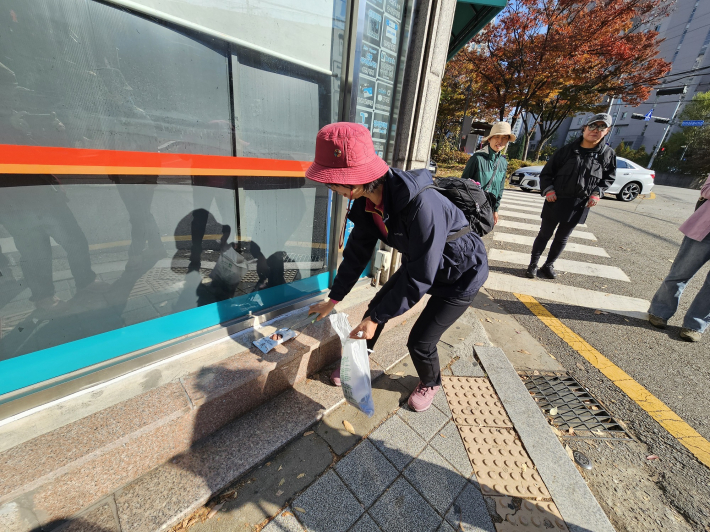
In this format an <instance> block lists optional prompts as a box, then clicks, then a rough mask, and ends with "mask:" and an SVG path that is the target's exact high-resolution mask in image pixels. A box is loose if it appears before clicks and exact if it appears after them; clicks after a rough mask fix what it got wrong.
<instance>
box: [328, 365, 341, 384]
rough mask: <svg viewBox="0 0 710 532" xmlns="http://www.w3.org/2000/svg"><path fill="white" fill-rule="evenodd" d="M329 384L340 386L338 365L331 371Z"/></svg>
mask: <svg viewBox="0 0 710 532" xmlns="http://www.w3.org/2000/svg"><path fill="white" fill-rule="evenodd" d="M330 382H332V383H333V386H342V383H341V382H340V365H338V367H337V368H335V369H334V370H333V373H331V374H330Z"/></svg>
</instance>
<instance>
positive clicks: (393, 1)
mask: <svg viewBox="0 0 710 532" xmlns="http://www.w3.org/2000/svg"><path fill="white" fill-rule="evenodd" d="M0 6H2V9H1V10H0V13H2V14H1V15H0V49H2V57H0V100H1V101H2V105H0V187H1V189H0V372H1V374H2V376H3V379H1V380H0V454H2V453H9V454H8V456H10V455H14V454H17V455H18V456H20V455H22V456H27V455H28V452H29V451H28V452H25V449H26V448H29V447H31V448H32V452H37V450H38V449H39V453H40V454H46V455H48V456H49V455H52V456H55V457H57V456H58V455H57V454H56V453H53V451H51V449H58V448H64V443H63V442H66V441H67V440H66V433H67V432H72V431H73V432H74V433H77V434H78V433H79V432H81V431H86V434H94V433H95V431H94V432H92V431H93V430H94V429H92V428H91V424H92V423H93V422H94V421H91V420H93V419H95V416H103V419H104V421H103V422H102V423H105V422H107V421H106V420H108V422H109V424H110V423H112V422H113V421H115V420H117V419H122V416H123V412H122V411H121V410H120V409H118V410H117V408H118V406H117V405H121V404H124V403H122V402H121V401H127V400H129V399H130V400H135V402H137V403H138V404H140V403H141V402H142V401H143V399H141V397H143V395H145V394H151V393H153V394H154V395H156V394H157V395H159V394H160V393H163V392H161V391H160V390H163V391H164V392H165V393H168V392H167V391H165V390H168V389H169V388H170V386H173V385H175V382H176V381H175V378H177V377H175V375H178V374H175V375H173V376H172V377H169V376H167V374H165V375H164V378H163V377H156V375H157V374H156V373H155V372H154V371H153V372H151V371H149V370H147V369H146V368H149V367H151V364H156V363H158V362H160V363H162V362H163V361H166V360H173V359H177V358H179V357H181V356H183V355H184V354H185V353H187V352H192V351H195V350H196V349H203V351H202V353H203V355H201V356H202V357H203V358H202V360H201V361H200V362H199V366H200V367H201V368H202V369H203V370H204V369H205V368H208V369H207V370H205V371H207V373H209V372H210V371H212V370H210V369H209V368H210V367H213V366H215V365H219V364H220V363H221V361H222V360H223V359H224V358H225V356H227V355H226V354H225V353H221V354H214V355H213V354H212V353H211V351H210V349H209V348H205V346H209V345H211V342H214V341H215V339H216V338H224V337H228V336H229V335H231V334H234V333H235V332H238V331H242V330H245V329H248V328H250V327H253V326H254V325H255V324H259V323H260V322H263V321H265V320H268V319H271V318H274V317H278V316H279V315H282V314H284V313H287V312H289V311H292V310H294V309H297V308H299V307H303V306H306V305H308V304H309V303H312V302H313V301H314V300H315V299H316V298H323V297H324V295H325V293H327V289H328V287H329V285H330V283H331V282H332V279H333V277H334V275H335V271H336V268H337V266H338V262H339V257H340V253H339V252H340V249H339V238H338V237H339V235H340V231H341V226H342V223H343V217H344V208H343V203H342V200H341V199H340V198H338V197H335V196H334V195H333V194H332V193H331V192H330V191H329V190H328V189H327V188H326V187H324V186H322V185H317V184H314V183H312V182H309V181H308V180H306V179H305V177H304V174H305V170H306V168H307V167H308V166H309V164H310V161H312V159H313V155H314V145H315V137H316V133H317V131H318V130H319V128H321V127H322V126H324V125H326V124H329V123H331V122H336V121H352V122H357V123H361V124H363V125H365V126H366V127H367V128H368V129H369V130H370V131H371V133H372V138H373V142H374V143H375V146H376V149H377V151H378V153H379V154H380V156H381V157H383V158H384V159H385V160H386V161H387V162H389V163H390V164H393V165H395V166H398V167H402V168H415V167H423V166H425V165H426V164H427V162H428V160H429V152H430V148H431V140H432V136H433V130H434V121H435V117H436V112H437V106H438V101H439V93H440V84H441V77H442V76H443V71H444V66H445V63H446V60H447V57H448V56H450V55H451V54H453V53H455V52H456V51H457V50H458V49H459V48H460V47H461V46H463V45H464V44H465V43H466V42H468V40H470V38H471V37H472V36H473V35H474V34H475V33H476V32H477V31H479V30H480V29H481V28H482V27H483V26H484V25H485V24H486V23H487V22H488V21H489V20H490V19H491V18H493V17H494V16H495V14H496V13H498V12H499V11H500V10H501V9H502V8H503V7H504V6H505V0H475V1H463V2H458V3H457V2H456V1H455V0H307V1H303V0H274V1H272V2H268V3H265V2H252V1H249V0H228V1H227V0H198V1H196V0H170V1H164V0H101V1H99V0H22V1H18V0H0ZM367 273H368V272H367V271H365V272H363V275H366V274H367ZM338 345H339V344H338ZM233 352H234V350H232V353H233ZM197 367H198V366H195V368H197ZM317 369H319V368H318V367H316V366H311V365H309V367H308V371H309V372H312V371H314V370H317ZM141 372H142V373H141ZM210 375H212V374H210ZM201 377H204V372H203V373H202V374H201ZM242 377H243V375H242V376H240V377H239V378H242ZM122 379H123V380H122ZM171 379H172V381H171ZM203 380H204V379H203ZM262 380H263V379H262ZM129 382H134V383H137V384H136V386H135V389H134V388H131V389H130V390H129V384H128V383H129ZM259 382H261V381H259ZM106 383H111V384H110V387H109V386H108V385H107V384H106ZM122 383H123V384H122ZM290 384H293V382H291V383H290ZM287 385H289V382H286V381H284V382H283V383H279V384H278V386H277V387H272V386H271V385H270V387H269V390H268V393H266V391H265V389H266V388H265V387H264V386H263V382H261V384H260V385H259V386H261V387H259V388H258V390H259V393H262V392H263V397H267V396H268V395H269V394H271V395H273V393H278V391H279V390H282V389H283V386H287ZM97 386H103V387H102V388H100V389H99V388H95V387H97ZM130 386H133V384H131V385H130ZM255 389H257V387H255ZM92 390H96V391H95V392H93V391H92ZM109 390H113V391H109ZM243 390H244V389H243ZM243 390H242V392H241V393H242V394H244V393H245V392H244V391H243ZM114 392H115V393H114ZM82 394H83V395H82ZM142 394H143V395H142ZM79 396H81V397H85V398H86V400H84V399H80V398H78V397H79ZM109 396H110V397H109ZM260 397H261V396H260ZM68 398H69V399H68ZM71 398H75V399H71ZM99 398H101V399H99ZM70 399H71V401H74V402H73V403H71V404H72V405H74V406H72V407H71V408H69V407H68V406H67V405H68V404H69V403H68V402H67V401H69V400H70ZM146 400H147V399H146ZM259 400H261V399H259V398H256V397H254V394H252V396H251V397H250V396H249V395H248V394H247V396H246V397H245V396H244V395H242V396H241V399H240V401H238V402H235V401H231V402H227V403H222V404H221V406H220V414H219V415H218V416H217V417H218V418H219V421H215V422H214V423H212V422H211V423H210V424H209V428H204V429H202V428H201V429H200V430H199V431H198V430H197V429H196V428H195V426H194V425H195V424H194V423H193V422H188V423H187V424H186V425H185V427H183V428H177V429H171V430H173V433H172V434H171V438H173V439H174V440H175V441H185V442H187V443H186V445H188V444H189V442H190V441H191V440H190V435H189V434H188V435H187V436H185V435H184V434H182V433H181V432H180V431H181V430H184V431H188V432H194V434H195V435H196V434H198V432H199V437H203V436H205V435H208V434H209V433H210V432H211V431H214V430H217V429H218V428H219V427H220V426H221V425H223V424H224V423H227V422H229V421H230V420H231V419H234V418H235V417H236V416H239V415H241V414H243V413H244V412H246V411H247V410H248V409H249V408H253V407H254V406H255V405H257V404H258V402H259ZM126 404H127V403H126ZM225 405H226V406H225ZM193 406H194V405H193ZM121 408H124V407H121ZM125 408H127V407H125ZM204 411H207V410H204ZM171 415H172V414H171ZM175 415H177V414H175ZM92 416H94V417H92ZM40 418H41V420H40ZM166 419H167V418H166ZM185 419H187V418H185ZM215 419H217V418H215ZM87 420H89V421H87ZM82 422H84V425H81V423H82ZM117 423H118V422H117ZM119 424H120V423H119ZM67 427H71V428H67ZM82 427H83V428H82ZM131 430H133V429H131ZM136 430H137V429H136ZM141 430H143V429H141ZM62 431H64V432H62ZM77 431H79V432H77ZM63 434H64V435H63ZM82 434H83V432H82ZM136 434H138V432H136ZM39 437H41V441H40V440H38V439H37V438H39ZM115 437H116V438H118V437H119V436H115ZM124 437H127V436H125V435H124ZM196 437H197V436H195V438H196ZM111 438H112V436H111V437H108V439H106V440H105V441H102V442H101V443H100V449H108V448H109V447H111V446H112V445H116V443H115V442H113V441H112V440H111ZM83 439H84V440H85V439H86V438H83ZM89 439H91V438H89ZM96 445H99V443H97V444H96ZM122 445H124V446H125V445H126V444H122ZM23 446H24V447H23ZM37 446H39V447H37ZM101 446H102V447H101ZM44 448H46V449H47V451H46V453H44V452H43V451H42V450H41V449H44ZM98 448H99V447H97V449H98ZM87 449H88V447H87ZM176 449H177V448H175V449H173V451H171V452H175V450H176ZM177 450H179V449H177ZM86 452H87V453H88V454H87V456H89V455H90V456H98V455H97V453H99V454H100V451H97V450H93V451H91V453H89V451H88V450H87V451H86ZM13 453H14V454H13ZM72 453H73V455H72V457H71V458H67V460H69V461H68V462H66V463H65V464H64V465H61V464H59V462H61V460H59V461H57V467H58V468H59V470H61V471H64V470H66V468H67V467H69V468H70V469H71V468H72V467H74V465H71V464H75V465H76V467H79V464H80V463H82V461H85V460H89V458H87V456H82V455H81V453H79V451H77V450H75V449H74V450H71V452H69V454H72ZM77 453H79V454H77ZM92 453H93V454H92ZM60 454H61V453H60ZM135 454H137V455H141V456H142V457H143V462H142V464H143V465H142V466H141V468H142V469H140V470H138V469H137V470H136V471H135V472H134V473H131V474H135V475H136V476H137V475H140V474H142V473H143V472H145V471H147V470H149V469H150V468H151V467H155V466H156V465H157V464H156V463H155V461H159V460H165V459H167V457H168V455H167V454H166V455H160V457H159V456H158V455H157V454H156V455H155V457H153V458H149V453H146V452H142V451H136V453H135ZM62 459H64V458H62ZM151 460H152V462H151ZM9 463H10V462H6V461H2V460H0V473H2V474H0V476H2V477H3V478H6V479H7V478H10V477H13V478H15V477H16V475H15V474H14V473H11V472H10V471H9V470H6V469H3V468H5V467H6V466H7V464H9ZM2 464H5V465H2ZM67 464H69V465H67ZM60 466H61V467H60ZM8 467H9V466H8ZM62 467H63V468H64V469H61V468H62ZM81 467H84V466H81ZM30 469H31V468H30ZM40 469H41V468H38V469H37V471H32V472H31V473H28V475H29V476H32V475H35V476H36V478H34V477H33V480H31V481H29V480H28V479H25V480H22V481H19V480H18V483H16V485H15V486H14V487H13V488H10V487H8V485H5V484H4V485H3V486H4V487H3V488H0V525H1V526H0V527H1V528H3V529H7V528H6V520H7V518H8V516H10V518H13V517H12V516H13V515H15V514H14V513H13V512H16V511H18V512H19V510H17V508H25V506H23V505H25V504H30V503H27V501H28V500H30V499H32V497H33V495H32V496H30V495H27V493H29V492H30V491H32V493H36V492H37V490H42V489H45V488H44V487H42V486H43V484H42V482H44V481H43V480H42V479H50V478H51V479H55V480H56V475H59V474H60V473H56V472H54V471H53V470H51V469H48V470H47V471H40ZM83 471H84V472H83V473H82V475H84V477H85V478H89V477H91V475H93V474H96V475H99V474H100V475H103V476H102V477H101V478H102V479H103V480H107V481H108V480H109V479H110V480H111V482H113V484H111V482H106V484H110V485H107V486H105V487H102V488H101V489H97V490H93V491H91V492H87V493H85V495H84V498H83V499H82V498H79V497H76V496H73V495H72V496H70V494H67V495H66V497H68V498H69V499H70V500H69V501H68V502H67V503H66V506H65V507H63V508H62V509H61V510H56V511H54V510H51V511H50V510H49V509H47V508H45V507H42V502H41V501H40V499H41V498H40V497H37V498H35V499H33V500H34V502H33V503H31V504H30V506H31V508H30V509H28V510H27V512H29V513H27V514H22V516H24V515H32V516H33V517H32V519H35V521H25V520H24V517H22V516H20V517H21V519H20V517H18V519H19V520H20V521H22V523H23V524H22V525H18V524H17V523H19V522H20V521H17V523H15V522H13V523H14V524H13V523H10V524H11V525H12V526H10V525H7V526H9V529H11V530H25V529H27V530H29V529H32V528H33V527H34V526H45V525H47V523H48V522H49V521H50V520H52V519H57V520H62V519H66V518H70V517H71V516H72V515H74V514H75V513H76V512H78V511H79V510H81V509H82V508H84V507H86V506H90V504H89V503H90V501H94V500H98V498H100V497H101V496H105V495H106V493H109V492H110V491H111V490H113V489H116V488H117V486H120V485H125V483H126V481H127V480H130V479H127V478H124V477H121V478H120V479H119V478H118V476H116V477H115V478H114V477H113V476H111V475H112V474H113V473H116V475H118V471H114V472H112V473H107V471H106V470H105V468H104V470H103V471H98V469H97V470H96V471H87V470H83ZM5 473H7V475H5ZM28 478H29V477H28ZM103 480H102V482H103ZM47 481H48V482H49V480H47ZM52 481H53V482H54V480H52ZM38 486H39V487H38ZM6 488H7V489H6ZM52 489H55V488H52ZM56 489H59V488H56ZM23 490H25V491H27V490H29V491H27V493H26V492H25V491H23ZM107 490H108V491H107ZM46 491H47V493H51V494H52V495H50V497H49V499H56V498H57V497H59V498H61V497H62V496H63V495H62V493H56V492H52V491H51V489H50V488H46ZM59 491H60V492H61V491H62V490H61V489H59ZM28 497H29V498H28ZM18 501H19V502H18ZM32 504H34V506H32ZM50 506H51V505H50ZM56 507H57V505H56V504H55V505H54V506H53V508H56ZM22 511H23V512H24V511H25V510H22ZM52 512H54V513H52ZM20 513H21V512H20ZM17 515H20V514H17ZM3 519H5V520H3ZM27 523H29V524H27ZM13 527H14V528H13Z"/></svg>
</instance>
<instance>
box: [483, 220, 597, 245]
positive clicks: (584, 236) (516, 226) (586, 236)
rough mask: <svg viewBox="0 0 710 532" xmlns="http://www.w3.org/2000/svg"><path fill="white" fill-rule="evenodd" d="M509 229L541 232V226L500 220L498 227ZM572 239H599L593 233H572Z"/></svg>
mask: <svg viewBox="0 0 710 532" xmlns="http://www.w3.org/2000/svg"><path fill="white" fill-rule="evenodd" d="M498 226H500V227H509V228H511V229H520V230H522V231H534V232H536V233H537V232H539V231H540V224H525V223H522V222H514V221H512V220H505V219H502V220H499V221H498V224H497V225H496V227H498ZM570 236H571V237H572V238H581V239H582V240H593V241H595V242H596V240H597V237H596V236H594V235H593V234H592V233H587V232H584V231H576V230H575V231H572V234H571V235H570Z"/></svg>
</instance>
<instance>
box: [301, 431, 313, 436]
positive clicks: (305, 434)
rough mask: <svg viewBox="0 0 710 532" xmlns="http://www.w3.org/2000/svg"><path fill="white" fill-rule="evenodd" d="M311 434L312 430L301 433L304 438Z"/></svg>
mask: <svg viewBox="0 0 710 532" xmlns="http://www.w3.org/2000/svg"><path fill="white" fill-rule="evenodd" d="M311 434H313V431H312V430H309V431H308V432H304V433H303V435H304V436H310V435H311Z"/></svg>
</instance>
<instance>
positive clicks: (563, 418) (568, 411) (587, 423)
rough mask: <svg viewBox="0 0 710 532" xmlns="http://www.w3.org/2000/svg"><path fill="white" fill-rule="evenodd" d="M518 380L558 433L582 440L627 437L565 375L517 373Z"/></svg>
mask: <svg viewBox="0 0 710 532" xmlns="http://www.w3.org/2000/svg"><path fill="white" fill-rule="evenodd" d="M535 373H538V374H537V375H536V374H535ZM520 377H521V379H522V380H523V383H524V384H525V387H526V388H527V389H528V391H529V392H530V395H532V397H533V399H535V402H536V403H537V405H538V406H539V407H540V409H541V410H542V411H543V413H544V414H545V415H546V416H547V417H548V418H550V419H551V420H552V424H553V425H555V426H556V427H557V428H558V429H559V430H561V431H563V432H569V429H573V433H574V434H576V435H578V436H584V437H586V438H615V439H616V438H619V437H622V438H628V437H629V436H628V434H627V433H626V431H625V430H624V428H623V427H622V426H621V425H620V424H619V423H618V422H617V421H616V420H615V419H614V418H613V417H612V416H611V415H610V414H609V413H608V412H607V411H606V410H605V409H604V408H603V407H602V406H601V404H599V402H598V401H597V400H596V399H594V397H592V395H591V394H590V393H589V391H587V389H586V388H584V386H582V385H581V384H579V383H578V382H577V381H576V380H575V379H574V378H572V377H570V376H569V375H567V374H566V373H563V374H560V373H541V372H520Z"/></svg>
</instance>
